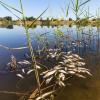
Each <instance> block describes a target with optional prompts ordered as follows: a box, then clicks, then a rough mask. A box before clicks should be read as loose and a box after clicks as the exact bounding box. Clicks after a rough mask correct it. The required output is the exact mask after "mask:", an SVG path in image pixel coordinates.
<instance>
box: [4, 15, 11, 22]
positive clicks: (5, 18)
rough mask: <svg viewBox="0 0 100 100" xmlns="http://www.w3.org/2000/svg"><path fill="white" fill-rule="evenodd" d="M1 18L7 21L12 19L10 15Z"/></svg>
mask: <svg viewBox="0 0 100 100" xmlns="http://www.w3.org/2000/svg"><path fill="white" fill-rule="evenodd" d="M3 19H4V20H8V21H12V17H10V16H6V17H4V18H3Z"/></svg>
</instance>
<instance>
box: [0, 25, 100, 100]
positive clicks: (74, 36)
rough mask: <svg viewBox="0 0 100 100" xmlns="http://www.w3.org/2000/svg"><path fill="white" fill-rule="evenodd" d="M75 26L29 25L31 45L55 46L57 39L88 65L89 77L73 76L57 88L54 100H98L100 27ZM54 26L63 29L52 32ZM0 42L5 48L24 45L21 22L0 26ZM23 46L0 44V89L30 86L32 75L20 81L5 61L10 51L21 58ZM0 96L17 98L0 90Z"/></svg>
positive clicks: (32, 82)
mask: <svg viewBox="0 0 100 100" xmlns="http://www.w3.org/2000/svg"><path fill="white" fill-rule="evenodd" d="M80 29H81V30H78V31H77V27H76V26H73V27H68V26H58V27H51V26H50V27H47V26H43V27H41V26H36V27H35V28H33V29H29V32H30V35H31V39H32V44H33V49H34V51H35V50H37V49H38V44H40V48H42V46H43V44H42V43H44V44H45V43H46V44H45V45H47V46H48V48H56V46H57V43H58V44H59V43H62V44H63V47H62V49H63V51H66V52H67V51H73V52H74V53H77V54H79V55H80V56H81V57H83V58H84V59H85V62H86V67H87V68H88V69H90V71H91V73H92V75H93V76H92V77H87V79H79V78H73V79H70V80H69V81H68V85H67V86H66V87H65V88H64V89H62V91H60V92H59V95H58V96H57V97H56V99H57V100H100V28H98V27H90V26H87V27H81V28H80ZM55 30H58V31H59V30H60V31H61V32H63V33H62V34H63V35H64V37H62V36H61V35H59V34H55V33H56V32H55ZM0 45H3V46H7V47H9V48H18V47H24V46H26V45H27V40H26V34H25V30H24V28H23V26H16V25H15V26H13V27H12V28H10V29H9V28H0ZM25 53H29V51H28V50H27V49H24V50H7V49H5V48H3V47H1V46H0V91H14V92H16V91H21V92H23V91H27V90H30V88H31V87H34V86H33V85H34V83H35V82H34V79H33V78H29V79H28V81H25V80H23V81H22V82H21V81H20V79H19V78H18V77H17V76H16V72H10V71H9V70H7V63H8V62H9V61H10V56H11V55H14V56H15V57H16V59H17V60H18V61H20V60H23V59H25ZM29 85H30V87H29ZM0 100H18V96H16V95H9V94H2V93H0Z"/></svg>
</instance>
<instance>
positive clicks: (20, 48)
mask: <svg viewBox="0 0 100 100" xmlns="http://www.w3.org/2000/svg"><path fill="white" fill-rule="evenodd" d="M0 47H2V48H4V49H7V50H22V49H27V48H28V47H19V48H9V47H7V46H4V45H1V44H0Z"/></svg>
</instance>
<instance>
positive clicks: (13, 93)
mask: <svg viewBox="0 0 100 100" xmlns="http://www.w3.org/2000/svg"><path fill="white" fill-rule="evenodd" d="M0 94H11V95H24V96H28V95H29V94H28V93H19V92H9V91H0Z"/></svg>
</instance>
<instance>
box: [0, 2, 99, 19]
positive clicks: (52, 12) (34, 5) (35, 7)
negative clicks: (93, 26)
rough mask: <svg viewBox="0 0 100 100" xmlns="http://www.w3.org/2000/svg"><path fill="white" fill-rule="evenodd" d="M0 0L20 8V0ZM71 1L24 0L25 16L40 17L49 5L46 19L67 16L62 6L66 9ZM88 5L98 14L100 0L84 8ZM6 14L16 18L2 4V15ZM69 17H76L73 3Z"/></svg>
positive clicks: (0, 11) (92, 12) (0, 10)
mask: <svg viewBox="0 0 100 100" xmlns="http://www.w3.org/2000/svg"><path fill="white" fill-rule="evenodd" d="M0 1H3V2H4V3H6V4H8V5H11V6H13V7H15V8H17V9H19V10H20V4H19V1H20V0H0ZM70 1H71V0H22V2H23V8H24V12H25V16H27V17H29V16H33V17H38V16H39V15H40V14H41V13H42V12H43V11H44V10H45V9H46V8H47V7H49V8H48V10H47V11H46V13H45V14H44V15H43V16H42V17H43V18H44V19H46V18H47V17H49V18H52V17H53V18H65V13H63V11H62V9H61V8H63V9H64V8H65V6H66V5H68V4H69V2H70ZM81 1H85V0H81ZM88 7H89V9H90V13H91V15H96V10H97V9H98V8H99V7H100V0H91V1H90V2H89V3H88V4H87V5H86V6H85V7H84V9H87V8H88ZM13 12H14V13H15V14H17V15H18V16H19V17H21V15H20V14H19V13H17V12H15V11H13ZM4 16H12V17H13V19H16V17H15V16H13V15H12V14H11V13H10V12H9V11H8V10H6V9H5V8H4V7H2V6H1V5H0V17H4ZM68 17H71V18H74V14H73V11H72V5H70V9H69V16H68Z"/></svg>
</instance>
